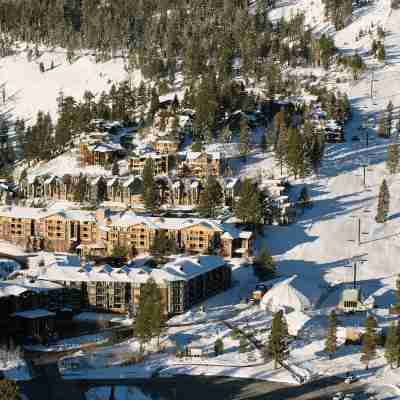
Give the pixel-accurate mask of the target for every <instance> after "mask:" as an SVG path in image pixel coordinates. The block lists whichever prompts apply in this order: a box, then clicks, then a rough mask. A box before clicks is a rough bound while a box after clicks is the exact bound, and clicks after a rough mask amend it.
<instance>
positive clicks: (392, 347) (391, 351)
mask: <svg viewBox="0 0 400 400" xmlns="http://www.w3.org/2000/svg"><path fill="white" fill-rule="evenodd" d="M399 350H400V338H399V336H398V332H397V327H396V324H395V323H394V322H392V323H391V324H390V327H389V331H388V334H387V336H386V341H385V358H386V361H387V362H388V364H389V365H390V368H393V366H394V364H395V362H396V361H397V360H398V354H399Z"/></svg>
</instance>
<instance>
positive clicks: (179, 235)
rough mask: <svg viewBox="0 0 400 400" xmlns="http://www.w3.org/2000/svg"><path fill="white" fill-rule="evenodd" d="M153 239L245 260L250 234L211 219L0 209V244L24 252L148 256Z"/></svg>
mask: <svg viewBox="0 0 400 400" xmlns="http://www.w3.org/2000/svg"><path fill="white" fill-rule="evenodd" d="M159 235H163V237H165V238H168V239H170V240H173V241H174V242H175V244H176V246H175V247H176V249H177V250H178V251H179V252H181V253H187V254H218V255H221V256H223V257H235V256H240V257H241V256H249V255H251V247H252V240H253V232H252V231H248V230H245V229H243V228H241V227H240V226H238V225H235V224H232V223H224V222H220V221H216V220H209V219H201V218H167V217H150V216H144V215H138V214H136V213H134V212H133V211H130V210H126V211H123V212H118V211H110V210H108V209H104V208H102V209H98V210H97V211H85V210H75V209H61V210H52V209H46V208H28V207H14V206H5V207H3V208H1V209H0V239H2V240H6V241H9V242H12V243H15V244H18V245H20V246H23V247H25V248H26V249H29V250H48V251H64V252H65V251H66V252H69V251H76V252H77V253H78V254H79V255H81V256H107V255H111V254H113V251H114V250H115V249H116V248H121V247H122V248H124V249H126V251H127V252H128V254H140V253H146V252H149V251H150V250H151V248H152V245H153V243H154V240H155V238H156V237H157V236H159Z"/></svg>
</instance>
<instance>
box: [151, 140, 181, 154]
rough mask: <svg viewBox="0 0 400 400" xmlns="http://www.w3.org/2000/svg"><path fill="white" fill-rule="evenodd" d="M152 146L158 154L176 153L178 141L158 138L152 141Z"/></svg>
mask: <svg viewBox="0 0 400 400" xmlns="http://www.w3.org/2000/svg"><path fill="white" fill-rule="evenodd" d="M153 148H154V150H155V151H156V152H157V153H160V154H176V153H177V152H178V148H179V143H178V141H176V140H167V139H163V140H162V139H159V140H157V141H155V142H154V143H153Z"/></svg>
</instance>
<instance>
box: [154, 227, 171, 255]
mask: <svg viewBox="0 0 400 400" xmlns="http://www.w3.org/2000/svg"><path fill="white" fill-rule="evenodd" d="M176 252H177V248H176V242H175V240H173V239H170V238H169V237H168V236H167V233H166V231H164V230H159V231H158V232H157V234H156V235H155V237H154V239H153V243H152V244H151V247H150V253H151V255H153V256H155V257H158V258H162V257H165V256H168V255H171V254H175V253H176Z"/></svg>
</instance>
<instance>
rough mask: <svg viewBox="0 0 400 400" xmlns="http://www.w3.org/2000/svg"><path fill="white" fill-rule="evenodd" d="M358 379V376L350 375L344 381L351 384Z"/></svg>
mask: <svg viewBox="0 0 400 400" xmlns="http://www.w3.org/2000/svg"><path fill="white" fill-rule="evenodd" d="M356 381H357V378H356V377H355V376H354V375H349V376H347V377H346V379H345V380H344V383H347V384H348V385H349V384H350V383H353V382H356Z"/></svg>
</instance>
